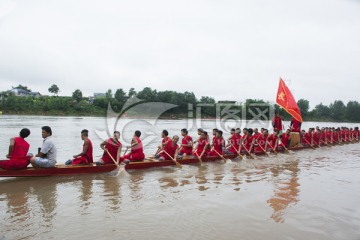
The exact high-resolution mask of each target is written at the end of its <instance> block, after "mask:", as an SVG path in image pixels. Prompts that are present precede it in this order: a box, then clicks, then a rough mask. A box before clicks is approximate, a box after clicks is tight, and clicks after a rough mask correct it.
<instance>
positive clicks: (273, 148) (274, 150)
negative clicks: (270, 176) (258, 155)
mask: <svg viewBox="0 0 360 240" xmlns="http://www.w3.org/2000/svg"><path fill="white" fill-rule="evenodd" d="M268 144H269V146H270V147H271V149H272V150H273V152H274V153H275V155H277V154H278V152H277V151H276V149H275V147H273V146H272V145H271V144H270V143H269V141H268Z"/></svg>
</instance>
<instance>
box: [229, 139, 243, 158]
mask: <svg viewBox="0 0 360 240" xmlns="http://www.w3.org/2000/svg"><path fill="white" fill-rule="evenodd" d="M230 144H231V146H232V147H233V148H234V150H235V151H236V153H237V154H238V155H239V157H240V159H241V160H243V159H244V158H243V156H242V155H241V153H240V152H238V151H237V150H236V148H235V147H234V145H233V144H232V143H230Z"/></svg>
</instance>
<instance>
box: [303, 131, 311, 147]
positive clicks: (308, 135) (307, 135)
mask: <svg viewBox="0 0 360 240" xmlns="http://www.w3.org/2000/svg"><path fill="white" fill-rule="evenodd" d="M312 132H313V129H312V128H309V130H308V131H307V132H306V133H305V134H304V138H303V142H302V144H303V145H304V146H312V145H313V144H312Z"/></svg>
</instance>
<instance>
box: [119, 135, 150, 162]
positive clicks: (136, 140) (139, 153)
mask: <svg viewBox="0 0 360 240" xmlns="http://www.w3.org/2000/svg"><path fill="white" fill-rule="evenodd" d="M140 136H141V132H140V131H139V130H136V131H135V133H134V137H133V139H132V140H131V145H130V146H127V147H126V150H128V149H131V152H130V153H129V154H126V155H124V156H123V157H121V161H122V162H125V163H128V162H138V161H142V160H144V159H145V154H144V150H143V144H142V142H141V140H140Z"/></svg>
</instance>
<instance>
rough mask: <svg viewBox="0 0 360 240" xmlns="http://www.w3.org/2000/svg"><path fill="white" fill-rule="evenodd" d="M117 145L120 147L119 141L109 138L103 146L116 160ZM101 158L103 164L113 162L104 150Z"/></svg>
mask: <svg viewBox="0 0 360 240" xmlns="http://www.w3.org/2000/svg"><path fill="white" fill-rule="evenodd" d="M119 147H121V142H120V141H118V142H115V140H114V139H112V138H109V139H108V140H107V142H106V145H105V148H106V149H107V150H108V151H109V153H110V155H111V156H112V157H113V158H114V160H116V156H117V152H118V149H119ZM101 160H103V162H104V163H105V164H114V162H113V160H112V159H111V158H110V156H109V154H108V153H107V152H106V151H104V154H103V156H102V158H101Z"/></svg>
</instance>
